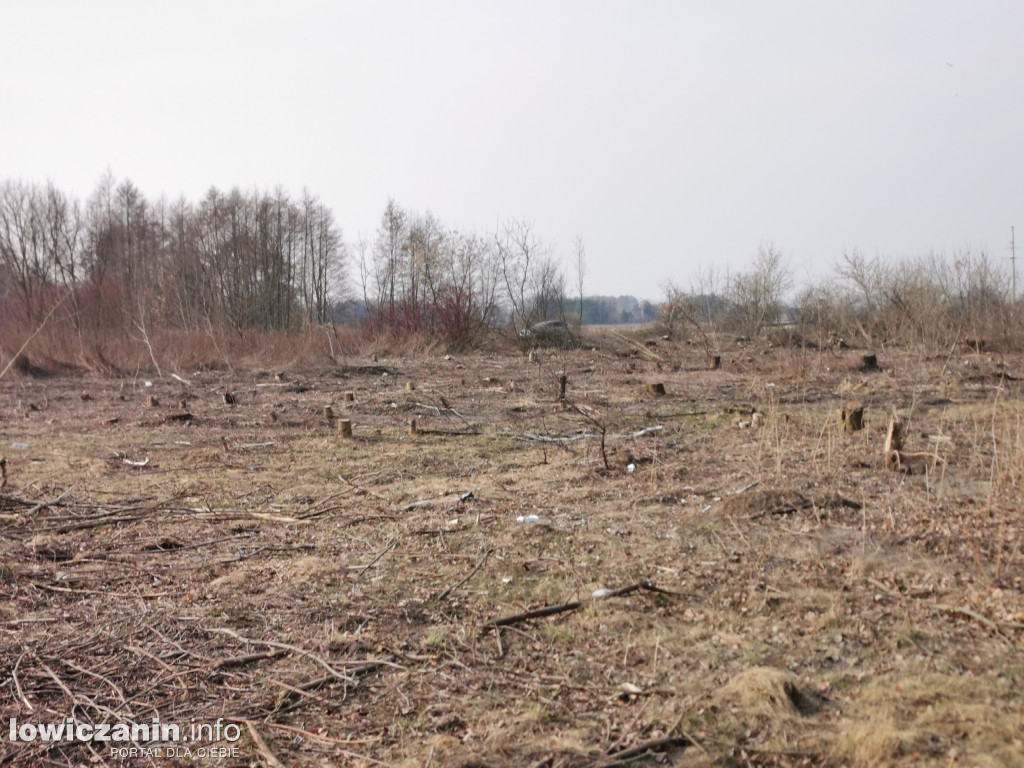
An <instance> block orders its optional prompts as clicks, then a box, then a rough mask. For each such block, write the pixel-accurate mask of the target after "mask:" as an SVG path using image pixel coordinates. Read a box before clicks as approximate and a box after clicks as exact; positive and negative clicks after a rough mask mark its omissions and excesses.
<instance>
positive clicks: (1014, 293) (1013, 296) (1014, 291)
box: [1010, 227, 1017, 304]
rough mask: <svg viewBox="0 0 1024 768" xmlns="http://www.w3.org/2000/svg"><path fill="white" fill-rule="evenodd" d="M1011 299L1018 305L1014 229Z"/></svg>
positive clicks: (1011, 244)
mask: <svg viewBox="0 0 1024 768" xmlns="http://www.w3.org/2000/svg"><path fill="white" fill-rule="evenodd" d="M1010 298H1011V300H1012V301H1013V303H1014V304H1016V303H1017V249H1016V246H1015V245H1014V242H1013V227H1010Z"/></svg>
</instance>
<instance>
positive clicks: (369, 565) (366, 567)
mask: <svg viewBox="0 0 1024 768" xmlns="http://www.w3.org/2000/svg"><path fill="white" fill-rule="evenodd" d="M397 546H398V542H397V541H395V540H394V539H390V540H389V541H388V543H387V545H386V546H385V547H384V549H382V550H381V551H380V554H379V555H377V556H376V557H375V558H373V560H371V561H370V562H368V563H367V564H366V565H364V566H362V567H361V568H360V569H359V572H358V573H357V574H356V577H357V578H358V577H359V576H362V575H363V574H364V573H366V572H367V571H368V570H370V569H371V568H372V567H373V566H374V565H376V564H377V562H378V561H379V560H380V559H381V558H382V557H384V555H386V554H387V553H388V552H390V551H391V550H393V549H394V548H395V547H397Z"/></svg>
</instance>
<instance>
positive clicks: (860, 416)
mask: <svg viewBox="0 0 1024 768" xmlns="http://www.w3.org/2000/svg"><path fill="white" fill-rule="evenodd" d="M839 421H841V422H842V424H843V429H844V430H845V431H847V432H859V431H860V430H862V429H864V405H863V403H860V402H858V401H856V400H851V401H849V402H848V403H847V404H846V407H845V408H843V410H841V411H840V412H839Z"/></svg>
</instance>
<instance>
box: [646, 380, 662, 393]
mask: <svg viewBox="0 0 1024 768" xmlns="http://www.w3.org/2000/svg"><path fill="white" fill-rule="evenodd" d="M647 391H648V392H649V393H651V394H652V395H655V396H657V397H660V396H661V395H664V394H665V385H664V384H662V383H661V382H660V381H652V382H651V383H650V384H648V385H647Z"/></svg>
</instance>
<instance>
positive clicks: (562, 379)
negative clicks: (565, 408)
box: [558, 373, 569, 403]
mask: <svg viewBox="0 0 1024 768" xmlns="http://www.w3.org/2000/svg"><path fill="white" fill-rule="evenodd" d="M568 385H569V377H568V376H567V375H566V374H564V373H563V374H561V375H560V376H559V377H558V402H560V403H564V402H565V388H566V387H567V386H568Z"/></svg>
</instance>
